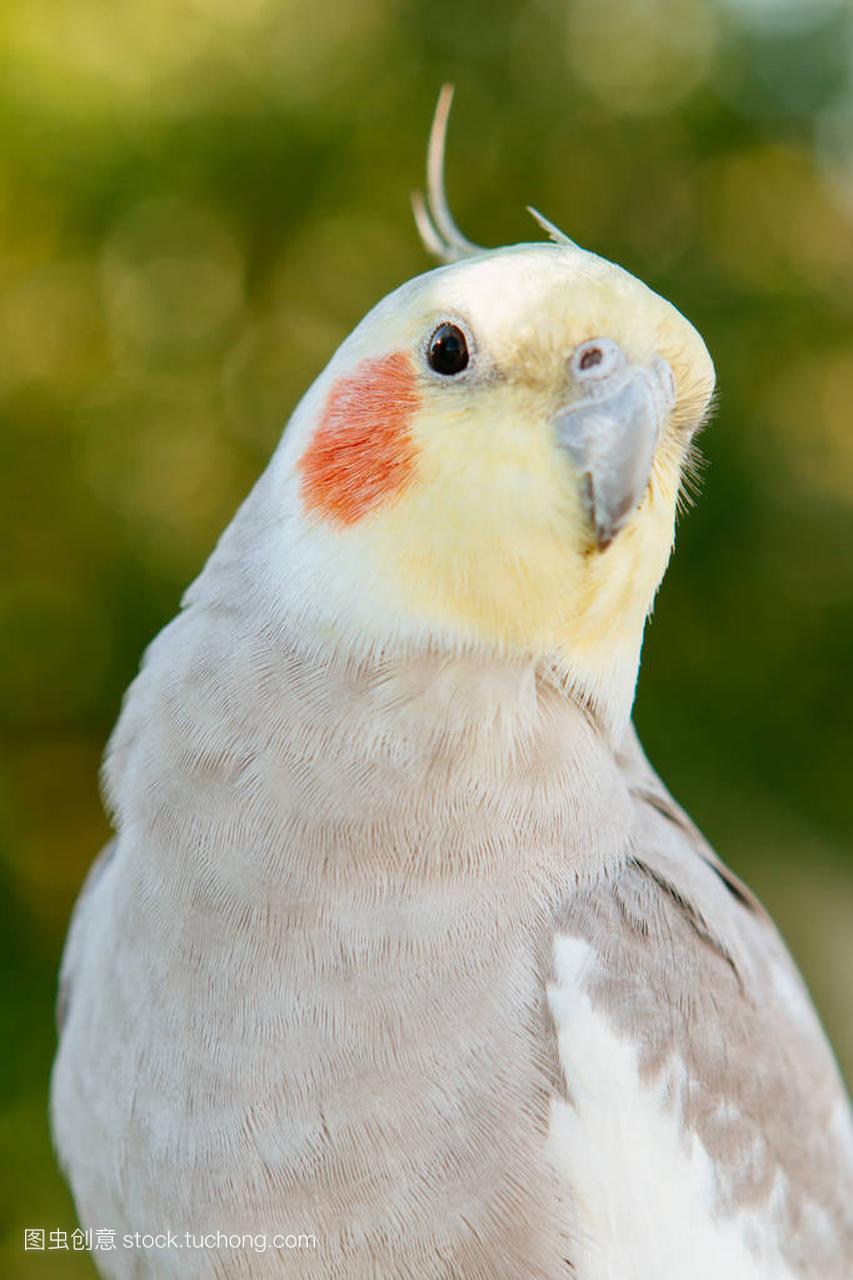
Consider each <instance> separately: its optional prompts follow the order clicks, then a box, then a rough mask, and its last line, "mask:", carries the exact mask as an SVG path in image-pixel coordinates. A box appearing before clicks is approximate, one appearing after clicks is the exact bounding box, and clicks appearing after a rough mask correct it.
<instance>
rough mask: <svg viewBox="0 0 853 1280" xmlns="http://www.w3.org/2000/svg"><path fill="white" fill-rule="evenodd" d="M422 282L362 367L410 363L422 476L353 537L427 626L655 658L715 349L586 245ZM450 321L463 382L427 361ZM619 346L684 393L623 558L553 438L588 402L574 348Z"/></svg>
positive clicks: (606, 659) (509, 256)
mask: <svg viewBox="0 0 853 1280" xmlns="http://www.w3.org/2000/svg"><path fill="white" fill-rule="evenodd" d="M413 286H420V287H419V288H413ZM413 286H407V288H408V289H409V290H410V293H409V294H408V296H404V298H403V299H401V305H400V306H399V307H398V308H397V309H396V314H395V308H393V307H388V306H387V304H382V307H381V308H380V310H379V312H378V313H377V321H378V323H377V324H376V325H375V326H371V325H369V324H368V323H367V322H365V329H364V332H363V333H362V334H361V341H360V343H359V344H358V350H359V355H361V356H362V357H364V356H365V355H367V356H372V357H373V358H374V360H377V359H379V358H381V357H383V356H385V357H388V356H389V355H390V354H392V353H393V354H394V357H395V359H397V358H406V357H407V358H408V359H409V360H410V361H411V366H410V367H411V369H412V370H413V371H414V372H413V377H414V381H413V383H412V387H413V388H414V390H413V392H412V394H413V396H414V400H413V403H414V404H416V405H417V408H416V410H413V412H412V415H411V420H410V422H409V423H408V426H407V432H406V437H405V440H406V446H405V447H406V449H407V451H408V453H407V456H409V455H410V456H411V459H412V466H411V474H410V476H409V477H408V479H407V481H406V483H404V484H401V485H400V487H399V488H398V489H396V490H394V491H389V492H388V494H387V495H386V496H384V497H383V498H382V500H381V501H379V500H377V502H376V504H375V505H373V506H372V507H371V508H370V509H369V510H367V511H366V512H365V514H364V515H363V516H362V517H361V518H360V519H359V520H358V521H356V522H353V525H352V527H351V528H341V530H340V536H341V537H342V538H348V539H352V540H354V542H355V543H357V544H358V548H359V551H358V554H359V556H363V557H365V558H366V559H367V560H368V561H369V562H370V564H371V567H372V571H373V573H374V574H375V575H376V576H378V577H380V578H381V579H382V580H383V581H384V582H385V583H386V584H387V588H388V594H389V595H390V596H391V597H392V598H393V599H394V600H395V602H396V605H397V607H398V608H399V610H400V611H401V612H404V613H405V614H407V615H408V616H410V617H412V618H413V619H415V620H416V621H417V622H419V623H421V624H423V626H424V627H425V628H426V629H429V628H430V627H434V628H435V629H437V630H441V632H442V633H444V634H447V633H450V634H454V635H457V636H458V637H459V638H460V640H462V641H463V642H466V643H467V642H473V643H478V642H481V643H485V644H487V645H489V646H496V647H498V648H500V649H502V650H508V651H512V652H523V653H530V654H533V655H542V654H549V655H554V656H555V657H557V658H558V659H561V660H564V661H565V663H566V664H568V665H571V666H573V667H575V668H578V669H582V670H583V671H585V672H590V673H592V674H593V675H594V673H595V672H596V671H599V670H601V671H605V670H609V669H611V668H612V667H613V665H614V663H615V662H617V661H618V659H619V655H621V654H624V653H626V652H630V651H634V650H636V649H637V648H638V646H639V642H640V637H641V635H642V628H643V623H644V620H645V617H646V615H647V613H648V610H649V607H650V604H651V601H652V599H653V596H654V593H655V591H656V589H657V586H658V584H659V583H660V580H661V578H662V576H663V573H664V570H665V568H666V564H667V560H668V558H669V554H670V551H671V548H672V542H673V531H674V522H675V512H676V503H677V498H678V492H679V488H680V484H681V473H682V468H683V465H684V461H685V457H686V454H687V452H688V449H689V443H690V437H691V435H692V434H693V431H694V430H695V428H696V427H697V426H698V424H699V423H700V421H701V420H702V417H703V415H704V414H705V412H706V410H707V406H708V403H709V400H710V397H711V393H712V390H713V380H714V379H713V369H712V365H711V362H710V358H709V357H708V354H707V351H706V349H705V346H704V344H703V343H702V340H701V338H700V337H699V336H698V334H697V333H696V331H695V330H694V329H693V328H692V326H691V325H690V324H689V323H688V322H687V321H686V320H685V319H684V318H683V317H682V316H681V315H680V314H679V313H678V312H677V311H676V310H675V309H674V308H673V307H672V306H670V304H668V303H667V302H665V301H664V300H663V299H661V298H659V297H658V296H657V295H656V294H654V293H652V292H651V290H649V289H647V288H646V287H645V286H644V285H642V284H641V283H640V282H639V281H636V280H634V279H633V278H632V277H631V276H629V275H628V274H627V273H625V272H623V271H622V270H621V269H620V268H618V267H615V266H613V265H612V264H610V263H606V262H604V261H603V260H602V259H599V258H595V257H593V256H592V255H590V254H586V253H584V252H582V251H581V250H578V249H575V248H571V249H557V248H552V247H538V248H535V249H534V248H532V247H523V248H519V249H517V250H507V251H502V252H500V253H497V254H494V255H488V256H486V257H484V258H481V259H477V260H475V261H474V262H471V263H465V264H461V265H459V266H456V267H453V268H450V269H447V270H445V271H438V272H434V273H432V274H431V276H427V277H423V278H422V280H421V281H415V282H413ZM445 318H449V319H450V320H458V321H459V323H460V324H462V325H464V327H465V330H466V332H467V333H468V334H469V337H470V341H471V344H472V347H473V351H472V360H471V367H470V369H466V371H465V376H464V377H463V378H460V379H458V380H455V379H452V378H441V377H437V376H435V374H433V373H431V372H430V370H429V369H428V368H427V367H426V363H425V359H424V344H425V342H426V341H427V340H428V335H429V333H430V331H431V329H433V328H434V327H435V325H436V324H438V323H439V322H440V321H441V320H442V319H445ZM602 338H603V339H607V340H609V341H611V342H612V343H615V344H617V345H618V348H619V349H620V350H621V351H622V352H624V355H625V357H626V358H627V361H628V362H629V363H630V365H631V366H634V365H636V366H637V367H643V366H646V365H647V364H648V363H649V362H650V361H654V360H655V359H658V360H661V361H665V362H666V364H667V366H668V367H669V369H670V370H671V372H672V377H673V379H674V384H675V395H674V405H673V406H672V407H671V411H669V412H668V413H667V415H666V420H665V421H664V422H662V424H661V429H660V433H659V436H658V439H657V444H656V447H655V451H654V457H653V460H652V463H651V469H650V474H649V476H648V483H647V487H646V489H645V496H644V497H643V498H642V500H641V501H640V503H639V506H638V507H637V509H636V510H635V511H634V512H633V514H632V515H631V517H630V518H629V519H628V521H627V523H626V524H625V527H624V528H622V529H621V531H620V532H619V533H618V534H617V536H616V537H615V538H614V540H613V541H612V543H611V544H610V545H609V546H608V547H607V549H606V550H598V549H597V548H596V546H595V544H594V542H593V541H592V539H591V532H590V527H589V520H588V516H587V513H586V511H585V509H584V503H583V497H582V483H581V481H582V477H580V476H579V475H578V472H577V469H576V468H575V467H574V466H573V464H572V462H571V460H570V458H569V457H568V456H567V454H566V451H565V450H564V449H563V448H561V446H560V443H559V441H558V439H557V438H556V436H555V430H554V425H553V422H554V415H555V413H557V412H558V411H559V410H560V408H561V407H563V406H565V405H566V404H567V403H568V404H569V405H571V401H572V397H573V396H575V397H577V395H578V394H579V393H578V390H577V388H573V387H572V384H571V378H570V377H569V376H568V372H567V371H568V368H569V362H570V360H571V358H572V353H573V352H575V351H576V350H577V349H578V347H579V346H580V345H581V344H583V343H586V342H589V341H590V340H591V339H602Z"/></svg>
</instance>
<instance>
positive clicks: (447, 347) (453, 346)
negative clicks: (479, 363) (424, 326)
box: [427, 324, 468, 378]
mask: <svg viewBox="0 0 853 1280" xmlns="http://www.w3.org/2000/svg"><path fill="white" fill-rule="evenodd" d="M427 358H428V360H429V364H430V368H431V369H435V371H436V373H441V374H444V376H445V377H447V378H451V377H453V375H454V374H455V373H461V372H462V370H463V369H464V368H465V367H466V365H467V364H468V343H467V341H466V339H465V334H464V333H463V332H462V330H461V329H460V328H459V326H458V325H455V324H440V325H439V326H438V328H437V329H436V331H435V333H434V334H433V335H432V337H431V338H430V340H429V351H428V353H427Z"/></svg>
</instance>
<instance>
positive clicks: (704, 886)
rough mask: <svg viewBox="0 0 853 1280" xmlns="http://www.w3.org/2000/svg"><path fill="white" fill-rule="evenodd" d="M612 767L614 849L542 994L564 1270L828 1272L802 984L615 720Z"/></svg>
mask: <svg viewBox="0 0 853 1280" xmlns="http://www.w3.org/2000/svg"><path fill="white" fill-rule="evenodd" d="M619 763H620V767H621V769H622V772H623V776H624V777H625V779H626V782H627V784H628V786H629V789H630V791H631V794H632V796H633V800H634V806H635V818H634V828H633V834H632V841H631V847H630V849H629V852H628V857H627V858H626V861H625V863H624V865H623V867H622V868H621V870H620V871H619V872H618V873H616V874H615V875H613V876H612V877H609V878H607V879H605V880H603V881H600V882H599V883H598V884H596V885H594V886H592V887H590V888H589V889H586V890H581V891H579V892H578V893H577V894H576V895H574V896H573V898H572V899H571V901H570V902H569V903H568V904H567V906H566V907H565V909H564V911H563V913H562V918H561V920H560V924H559V930H558V937H557V942H556V947H555V976H554V982H553V984H552V986H551V988H550V990H549V1001H550V1006H551V1013H552V1016H553V1019H554V1024H555V1028H556V1032H557V1036H558V1043H559V1049H560V1058H561V1062H562V1066H563V1072H564V1076H565V1086H566V1089H565V1098H564V1099H563V1100H562V1101H561V1102H559V1103H557V1104H556V1108H555V1113H554V1117H553V1123H552V1132H551V1143H552V1145H553V1148H554V1156H555V1159H556V1160H557V1162H558V1164H559V1165H560V1166H561V1169H562V1170H563V1172H564V1174H565V1176H567V1177H568V1179H569V1180H570V1184H571V1185H572V1187H573V1189H574V1191H575V1198H576V1201H577V1203H578V1213H579V1225H578V1232H579V1239H580V1244H579V1251H580V1252H579V1259H580V1262H579V1264H578V1273H579V1275H581V1276H584V1275H585V1274H586V1271H585V1270H584V1265H583V1264H584V1260H586V1263H587V1265H588V1270H589V1274H591V1275H594V1276H596V1277H597V1276H599V1275H602V1276H608V1277H609V1276H611V1275H613V1276H616V1275H619V1276H623V1275H624V1276H632V1277H633V1276H637V1277H641V1276H642V1277H646V1276H647V1275H648V1276H654V1277H655V1280H670V1277H673V1278H674V1277H676V1276H683V1275H687V1274H689V1275H690V1276H691V1277H693V1278H694V1280H699V1278H700V1277H702V1278H703V1280H704V1277H706V1276H707V1277H708V1278H709V1280H710V1278H711V1277H719V1276H722V1275H725V1276H726V1277H727V1278H729V1277H731V1278H734V1277H737V1278H738V1280H740V1278H741V1277H744V1280H745V1278H746V1277H749V1278H750V1280H752V1278H753V1277H754V1278H755V1280H758V1278H759V1277H760V1278H761V1280H765V1277H766V1280H771V1278H772V1280H789V1277H791V1278H793V1277H796V1278H797V1280H801V1278H805V1277H808V1278H809V1280H843V1277H845V1276H847V1275H848V1274H849V1271H848V1268H849V1266H850V1258H851V1248H853V1222H851V1206H853V1141H852V1140H851V1126H850V1116H849V1108H848V1105H847V1099H846V1096H845V1093H844V1089H843V1086H842V1084H841V1081H840V1078H839V1074H838V1070H837V1067H836V1065H835V1062H834V1059H833V1057H832V1053H831V1051H830V1049H829V1046H828V1044H827V1041H826V1038H825V1036H824V1033H823V1030H822V1028H821V1026H820V1024H819V1022H818V1019H817V1016H816V1014H815V1012H814V1010H813V1007H812V1004H811V1001H810V999H809V996H808V993H807V991H806V989H805V987H804V985H803V983H802V980H801V979H800V976H799V974H798V972H797V970H796V967H795V966H794V964H793V962H792V960H791V958H790V956H789V955H788V953H787V951H786V949H785V947H784V944H783V943H782V941H781V939H780V937H779V935H778V934H777V932H776V930H775V928H774V927H773V925H772V923H771V921H770V919H769V917H768V916H767V913H766V912H765V911H764V910H763V908H762V907H761V906H760V904H759V903H758V902H757V900H756V899H755V897H754V895H753V894H752V893H751V892H750V891H749V890H748V889H747V888H746V886H745V885H743V884H742V883H741V882H740V881H739V880H738V879H737V877H736V876H734V875H733V874H732V873H731V872H730V871H729V870H728V869H727V868H726V867H725V866H724V865H723V864H722V863H721V862H720V860H719V859H718V858H717V856H716V854H715V853H714V852H713V851H712V850H711V849H710V848H709V846H708V845H707V843H706V842H705V840H704V839H703V838H702V836H701V835H700V833H699V832H698V831H697V829H696V828H695V827H694V825H693V824H692V822H691V821H690V819H689V818H688V817H687V816H686V814H684V812H683V811H682V810H681V809H680V808H679V806H678V805H677V804H676V803H675V802H674V801H673V800H672V797H671V796H670V795H669V793H668V792H667V791H666V789H665V787H664V786H663V784H662V783H661V782H660V779H659V778H658V777H657V775H656V774H655V773H654V771H653V770H652V769H651V766H650V765H649V764H648V761H647V760H646V758H645V756H644V755H643V752H642V748H641V747H640V745H639V742H638V741H637V739H636V735H634V733H633V730H632V731H631V733H630V735H629V738H628V740H627V741H626V743H625V745H624V748H623V751H622V752H621V753H620V759H619ZM584 1241H585V1242H586V1243H584ZM584 1250H587V1253H586V1254H585V1253H584ZM685 1268H687V1269H686V1270H685Z"/></svg>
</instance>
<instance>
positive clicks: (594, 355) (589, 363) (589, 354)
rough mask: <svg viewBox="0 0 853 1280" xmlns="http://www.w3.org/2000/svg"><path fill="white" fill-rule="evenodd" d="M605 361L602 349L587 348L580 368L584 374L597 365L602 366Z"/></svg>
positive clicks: (579, 365) (579, 363)
mask: <svg viewBox="0 0 853 1280" xmlns="http://www.w3.org/2000/svg"><path fill="white" fill-rule="evenodd" d="M603 359H604V352H603V351H602V350H601V347H587V349H586V351H584V353H583V355H582V356H581V358H580V360H579V361H578V368H579V369H581V370H582V371H583V372H585V371H586V370H587V369H594V368H595V366H596V365H597V364H601V362H602V360H603Z"/></svg>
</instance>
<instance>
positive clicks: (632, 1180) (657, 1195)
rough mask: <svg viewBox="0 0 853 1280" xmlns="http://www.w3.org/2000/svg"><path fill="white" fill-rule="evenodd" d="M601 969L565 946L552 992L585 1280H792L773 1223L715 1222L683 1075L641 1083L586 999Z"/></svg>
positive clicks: (588, 955)
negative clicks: (687, 1114)
mask: <svg viewBox="0 0 853 1280" xmlns="http://www.w3.org/2000/svg"><path fill="white" fill-rule="evenodd" d="M596 963H597V962H596V957H595V952H594V951H593V950H592V948H591V947H590V946H588V945H587V943H585V942H583V941H581V940H580V939H578V938H569V937H560V938H558V939H557V942H556V946H555V980H554V982H553V983H552V984H551V985H550V986H549V989H548V1001H549V1004H550V1008H551V1013H552V1016H553V1019H554V1024H555V1026H556V1029H557V1035H558V1040H559V1052H560V1061H561V1064H562V1069H563V1072H564V1075H565V1080H566V1086H567V1092H568V1098H569V1101H564V1100H562V1099H558V1100H555V1102H554V1103H553V1106H552V1112H551V1125H550V1131H549V1149H550V1156H551V1159H552V1161H553V1162H554V1165H555V1166H556V1168H557V1170H558V1171H559V1175H560V1177H561V1178H562V1179H564V1180H565V1182H566V1183H567V1185H568V1187H569V1189H570V1191H571V1194H572V1197H573V1199H574V1202H575V1204H576V1210H577V1215H578V1222H577V1229H578V1232H579V1238H578V1241H577V1245H576V1248H575V1252H574V1257H573V1261H574V1264H575V1273H576V1275H577V1280H685V1277H687V1276H689V1277H690V1280H720V1277H721V1276H724V1277H725V1278H726V1280H794V1277H793V1275H792V1273H791V1271H790V1270H789V1268H788V1267H787V1266H786V1264H785V1262H784V1261H783V1259H782V1257H781V1255H780V1253H779V1250H778V1248H776V1247H775V1246H774V1245H773V1243H772V1240H768V1231H767V1226H766V1224H764V1225H763V1226H762V1218H763V1217H764V1215H760V1216H757V1215H756V1214H754V1213H746V1212H744V1213H740V1214H738V1215H736V1216H731V1215H728V1216H718V1215H717V1214H716V1212H715V1202H716V1194H715V1185H714V1170H713V1165H712V1162H711V1159H710V1157H709V1155H708V1152H707V1151H706V1149H705V1147H704V1146H703V1145H702V1143H701V1142H700V1141H699V1140H698V1139H697V1138H696V1136H695V1135H694V1134H691V1133H689V1132H686V1131H685V1130H684V1128H683V1126H682V1125H681V1123H680V1118H679V1115H678V1108H677V1103H676V1102H675V1099H676V1098H677V1096H678V1089H677V1088H673V1086H677V1085H678V1084H679V1083H680V1079H679V1077H683V1072H684V1068H683V1066H682V1065H681V1064H677V1065H676V1066H675V1068H674V1074H672V1075H671V1076H670V1078H669V1079H665V1078H664V1079H662V1080H661V1081H659V1082H657V1083H656V1084H655V1085H652V1086H649V1085H647V1084H645V1083H644V1082H643V1081H642V1080H641V1078H640V1073H639V1070H638V1055H637V1048H636V1046H635V1045H634V1044H632V1043H630V1042H628V1041H626V1040H624V1039H621V1038H620V1037H619V1036H618V1035H617V1034H616V1033H615V1032H614V1030H613V1028H612V1026H611V1025H610V1023H609V1022H608V1020H607V1018H606V1017H605V1016H604V1014H603V1013H602V1012H599V1011H598V1010H596V1009H595V1007H594V1006H593V1004H592V1001H591V1000H590V998H589V996H588V995H587V993H586V990H585V985H586V982H585V980H586V978H587V977H588V976H589V974H590V973H591V971H592V969H593V967H594V966H595V965H596ZM780 1190H781V1189H780Z"/></svg>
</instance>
